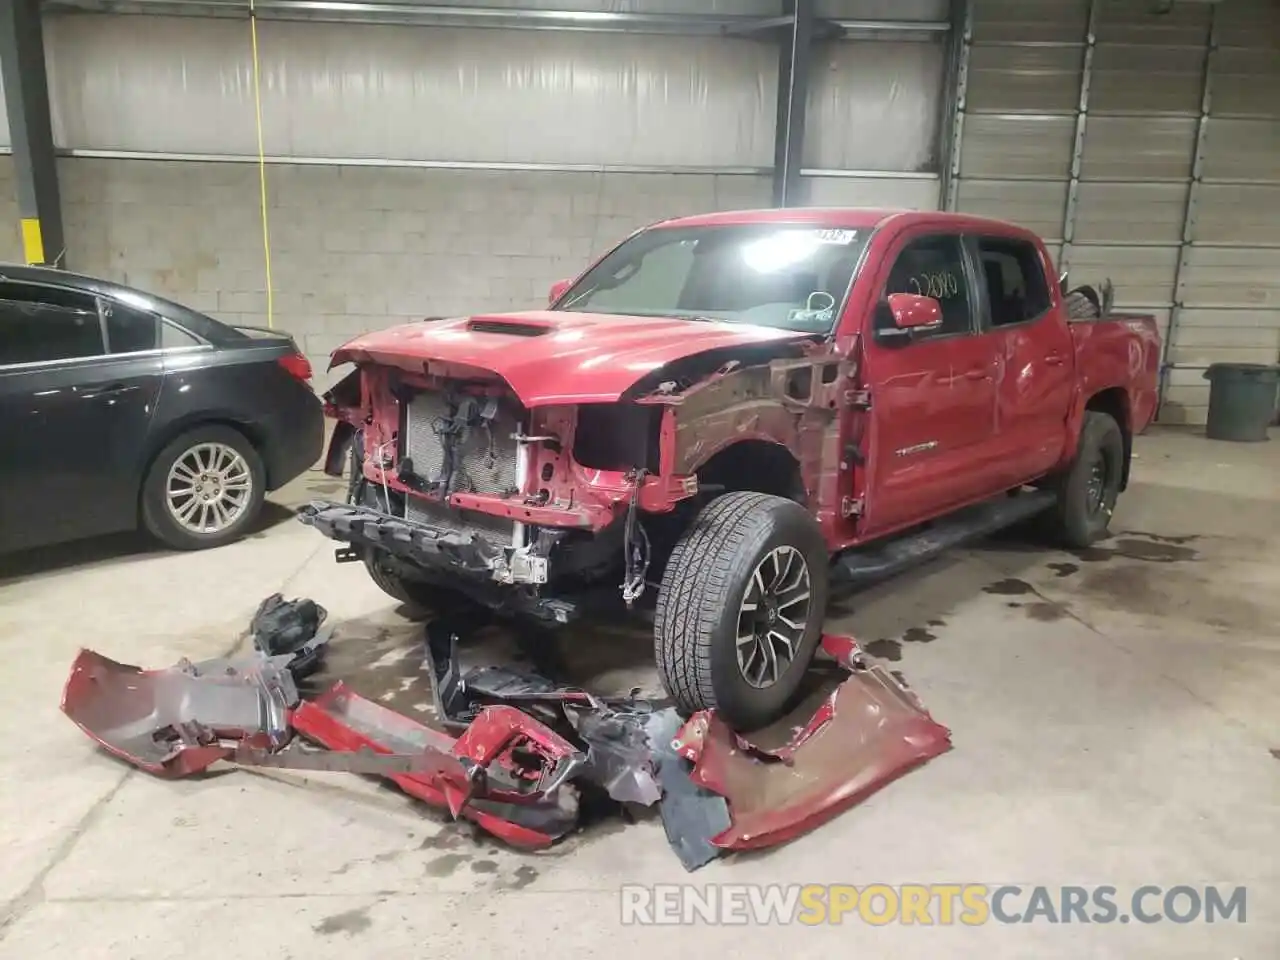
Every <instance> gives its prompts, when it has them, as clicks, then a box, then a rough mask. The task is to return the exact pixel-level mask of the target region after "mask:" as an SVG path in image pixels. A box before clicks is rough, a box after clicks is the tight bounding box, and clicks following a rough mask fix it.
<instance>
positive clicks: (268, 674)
mask: <svg viewBox="0 0 1280 960" xmlns="http://www.w3.org/2000/svg"><path fill="white" fill-rule="evenodd" d="M292 659H293V656H292V655H291V654H286V655H284V656H279V657H259V656H249V657H241V658H239V659H227V660H206V661H204V662H202V663H191V662H189V661H187V660H183V661H180V662H179V663H178V664H177V666H173V667H169V668H168V669H165V670H143V669H141V668H140V667H134V666H130V665H128V664H124V663H117V662H116V661H115V660H111V659H109V658H108V657H104V656H102V654H100V653H95V652H94V651H92V650H81V651H80V654H79V655H78V656H77V657H76V660H75V663H74V664H72V667H71V675H70V677H68V678H67V684H66V687H65V688H64V689H63V693H62V712H63V713H65V714H66V715H67V716H68V717H70V718H71V720H72V721H73V722H74V723H75V725H76V726H78V727H79V728H80V729H81V730H83V731H84V732H85V733H86V734H88V735H89V736H90V737H92V738H93V739H94V740H96V741H97V742H98V743H100V744H101V745H102V746H103V747H104V748H106V749H107V750H108V751H110V752H111V753H113V754H115V755H116V756H117V757H120V758H121V759H123V760H127V761H128V762H129V763H132V764H133V765H134V766H136V767H139V768H141V769H143V770H146V771H147V772H148V773H153V774H156V775H157V776H162V777H183V776H187V775H189V774H193V773H199V772H200V771H202V770H204V769H206V768H207V767H209V766H210V765H211V764H214V763H216V762H217V761H219V760H228V759H230V758H231V757H232V756H233V755H234V754H235V751H236V747H237V745H238V744H241V743H249V744H250V745H253V746H257V747H261V748H264V749H271V750H275V749H279V748H280V747H282V746H284V744H285V743H287V742H288V740H289V735H290V734H289V710H290V708H291V707H293V706H294V705H295V704H296V703H297V702H298V691H297V689H296V688H295V687H294V684H293V677H292V675H291V674H290V672H289V669H288V664H289V662H290V661H291V660H292Z"/></svg>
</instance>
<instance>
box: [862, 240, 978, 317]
mask: <svg viewBox="0 0 1280 960" xmlns="http://www.w3.org/2000/svg"><path fill="white" fill-rule="evenodd" d="M891 293H915V294H919V295H921V296H925V297H933V298H934V299H935V300H937V301H938V303H940V304H941V305H942V326H941V327H939V328H938V329H937V330H935V331H934V332H933V333H931V334H929V336H931V337H945V336H948V335H952V334H957V333H971V332H972V331H973V314H972V312H971V310H970V308H969V283H968V280H967V278H966V276H965V271H964V250H963V247H962V245H961V241H960V238H959V237H956V236H937V237H921V238H920V239H919V240H913V241H912V242H911V243H910V244H908V245H907V247H906V248H905V249H904V250H903V251H902V252H901V253H900V254H898V259H897V260H896V261H894V264H893V269H892V270H891V271H890V272H889V280H888V282H887V283H886V284H885V289H884V296H885V297H888V296H889V294H891ZM881 302H882V303H883V299H882V301H881ZM875 326H876V329H877V330H881V329H885V328H886V327H891V326H893V318H892V317H890V316H889V315H888V312H887V310H878V311H876V319H875Z"/></svg>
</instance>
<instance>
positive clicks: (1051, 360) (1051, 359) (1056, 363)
mask: <svg viewBox="0 0 1280 960" xmlns="http://www.w3.org/2000/svg"><path fill="white" fill-rule="evenodd" d="M1063 359H1065V358H1064V357H1063V356H1062V354H1060V353H1051V354H1049V355H1048V356H1047V357H1045V358H1044V362H1045V363H1047V364H1048V365H1049V366H1051V367H1060V366H1062V361H1063Z"/></svg>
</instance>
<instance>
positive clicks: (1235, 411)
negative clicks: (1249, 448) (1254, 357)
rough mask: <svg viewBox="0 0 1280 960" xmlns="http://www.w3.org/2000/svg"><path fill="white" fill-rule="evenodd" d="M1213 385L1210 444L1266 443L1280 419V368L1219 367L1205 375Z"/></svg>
mask: <svg viewBox="0 0 1280 960" xmlns="http://www.w3.org/2000/svg"><path fill="white" fill-rule="evenodd" d="M1204 378H1205V379H1206V380H1208V381H1209V419H1208V422H1207V423H1206V424H1205V436H1207V437H1208V438H1209V439H1210V440H1240V441H1249V440H1266V439H1267V427H1269V426H1270V425H1271V421H1272V420H1273V419H1274V418H1275V415H1276V391H1277V385H1280V366H1275V365H1272V364H1264V363H1215V364H1213V365H1212V366H1210V367H1209V369H1208V370H1206V371H1205V372H1204Z"/></svg>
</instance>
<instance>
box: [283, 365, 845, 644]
mask: <svg viewBox="0 0 1280 960" xmlns="http://www.w3.org/2000/svg"><path fill="white" fill-rule="evenodd" d="M806 352H808V351H806V350H805V349H803V348H802V347H800V346H799V345H794V344H793V345H788V347H786V348H782V349H779V348H778V347H776V346H775V347H772V348H770V349H769V350H768V351H767V352H766V351H762V350H756V351H750V352H749V354H748V355H746V356H743V359H744V360H756V362H755V364H754V365H751V366H746V365H744V363H743V362H742V360H738V359H725V358H724V357H719V356H715V355H701V356H697V357H693V358H688V360H686V361H684V362H680V363H676V364H670V365H668V366H666V367H665V368H663V369H661V370H659V371H656V372H655V374H654V375H652V376H650V377H646V378H644V379H642V380H641V381H640V382H638V383H637V384H636V385H635V386H634V387H633V389H632V390H631V391H629V392H628V395H627V396H626V397H624V398H622V399H621V400H620V401H619V402H614V403H581V404H573V405H539V406H534V407H533V408H531V409H530V408H526V407H525V406H524V404H522V403H521V402H520V400H519V399H518V398H517V397H516V396H515V394H514V392H513V391H512V390H511V389H510V388H509V387H508V386H507V384H506V383H505V382H503V381H502V380H500V379H498V378H497V377H496V376H494V375H493V374H489V373H488V372H486V371H482V370H474V369H465V370H464V369H442V370H441V372H440V373H439V374H437V373H436V372H435V369H434V368H436V367H441V368H444V367H447V366H448V365H445V364H432V365H431V367H432V371H431V372H429V373H423V374H414V373H411V372H408V371H404V370H401V369H396V368H389V367H380V366H366V367H362V368H361V369H359V370H357V371H355V372H354V373H352V374H349V375H348V376H347V377H346V378H345V379H344V380H342V381H341V382H340V383H339V384H338V385H337V386H335V387H334V388H333V390H331V391H330V393H329V394H328V395H327V397H326V400H327V412H328V414H329V415H330V416H331V417H334V418H335V419H337V420H338V421H339V427H338V429H339V430H340V431H344V432H345V433H346V434H347V435H348V438H349V444H348V445H347V447H346V450H347V451H349V458H348V460H347V462H345V463H343V462H339V461H337V459H336V458H334V457H332V456H331V457H330V461H329V462H328V463H327V464H326V470H327V472H329V473H331V474H334V475H340V474H342V473H343V472H344V471H346V472H348V479H349V484H350V485H349V489H348V497H347V502H346V503H345V504H338V503H333V502H326V501H316V502H313V503H312V504H310V505H308V506H307V507H305V508H304V509H303V511H302V512H301V514H300V516H301V519H302V520H303V521H304V522H305V523H309V524H310V525H312V526H314V527H316V528H317V529H319V530H321V532H324V533H325V534H326V535H328V536H330V537H332V538H333V539H337V540H342V541H346V542H348V543H350V544H351V548H349V549H347V550H343V551H339V559H343V560H359V559H362V558H363V557H364V556H365V555H366V551H367V550H369V549H376V550H379V551H381V553H382V554H384V555H385V556H386V562H387V563H390V564H393V565H395V564H397V563H399V564H401V566H399V567H397V568H396V569H397V570H398V571H399V572H400V573H402V574H403V575H406V576H409V577H416V578H420V579H421V578H425V579H428V580H429V579H431V575H432V574H433V573H439V574H440V575H442V576H447V577H448V578H449V582H450V585H453V586H456V585H457V581H456V579H455V578H458V577H461V578H464V579H465V580H467V581H470V582H471V583H472V585H473V586H478V585H479V584H480V583H481V582H487V583H488V585H489V588H490V589H492V588H517V590H516V593H517V594H519V596H513V595H511V591H510V590H507V595H506V596H505V597H504V598H503V605H507V606H511V605H515V606H520V605H521V604H522V603H523V605H524V606H525V607H526V608H527V609H526V611H525V612H531V613H535V614H538V615H541V616H542V617H543V618H544V619H549V620H554V621H561V622H563V621H565V620H567V619H568V618H569V617H570V616H571V615H572V612H571V606H570V605H565V604H559V603H557V602H556V601H554V600H547V599H545V598H542V597H540V596H538V594H540V592H541V591H540V588H543V587H548V586H549V587H550V588H551V589H549V590H548V591H546V592H547V594H548V595H549V596H557V595H563V594H572V593H574V592H576V591H578V590H580V589H583V588H585V587H587V586H589V585H593V584H599V583H604V582H609V581H610V580H612V581H613V582H614V583H615V584H616V585H617V589H618V590H619V591H620V593H621V595H622V598H623V600H624V601H625V602H626V603H627V604H628V605H630V604H632V603H634V602H636V601H637V600H639V599H640V598H641V596H642V595H643V594H644V593H645V590H646V584H648V583H651V582H652V579H651V578H652V576H653V575H654V574H655V573H657V572H658V566H659V565H660V563H661V557H662V555H663V551H664V548H665V549H669V545H668V544H667V541H669V540H671V539H672V538H673V534H672V533H671V532H670V531H669V530H668V529H667V528H670V530H676V531H678V524H676V523H671V522H668V523H667V524H666V526H665V527H664V524H663V522H662V518H663V517H664V516H670V515H672V514H673V513H674V512H675V511H677V509H678V508H679V507H680V505H681V504H682V503H686V502H690V501H694V500H695V499H696V498H697V497H698V496H699V493H700V491H707V492H712V491H719V490H723V489H725V487H726V484H725V483H724V482H718V481H725V480H727V481H728V484H729V488H732V486H731V484H732V480H733V477H732V474H733V473H734V471H735V470H736V471H738V472H739V473H740V472H741V470H742V469H743V467H744V466H745V464H740V463H734V462H732V461H726V462H725V463H724V464H723V465H722V470H723V472H724V473H726V474H728V475H729V476H726V477H720V476H711V477H710V479H711V480H712V481H717V482H714V483H713V484H707V483H706V479H707V478H706V476H705V475H704V476H703V477H701V478H700V476H699V471H700V470H701V469H702V468H703V467H704V466H705V464H706V463H707V462H708V460H710V459H712V458H713V457H714V456H715V454H717V453H720V452H724V451H727V450H728V448H729V447H730V446H732V445H733V444H734V443H736V442H739V441H741V440H744V439H747V440H750V439H755V440H757V441H765V442H767V443H768V444H769V445H770V446H771V447H772V448H774V449H775V450H776V451H777V453H778V455H779V459H781V458H782V457H785V458H786V459H787V461H788V464H789V465H791V466H792V470H793V471H794V472H796V473H803V467H804V466H805V465H806V464H807V465H810V466H811V467H812V474H811V475H812V476H813V477H814V479H815V481H818V482H821V480H822V479H824V478H822V477H821V466H822V464H823V463H824V462H825V463H831V462H833V461H834V460H835V459H837V458H833V457H831V456H830V450H824V449H823V447H824V444H825V445H828V446H831V447H834V446H835V444H836V443H837V438H836V434H837V432H838V426H839V425H838V418H837V416H836V410H835V407H836V402H835V398H836V396H837V390H838V389H839V386H840V384H839V381H840V379H841V374H842V371H841V370H840V369H839V366H841V365H837V364H831V363H827V364H820V363H819V361H818V360H817V358H816V357H815V358H809V357H806V356H804V354H805V353H806ZM735 353H737V354H739V355H742V354H743V351H740V350H739V351H735ZM778 353H784V354H790V356H787V357H783V358H778V357H777V356H776V355H777V354H778ZM750 354H754V355H750ZM757 357H758V360H757V359H756V358H757ZM815 368H817V369H815ZM828 368H829V369H828ZM824 454H826V456H824ZM797 460H798V461H799V464H798V466H799V468H800V469H799V470H796V469H795V466H794V465H795V464H796V461H797ZM704 474H705V471H704ZM832 479H833V478H832ZM791 486H792V487H795V488H800V489H794V490H790V491H788V492H792V493H794V495H795V497H796V499H799V500H806V499H808V498H809V494H810V493H811V492H813V486H814V484H811V483H806V482H804V481H803V480H801V479H800V478H799V477H797V478H796V480H795V481H794V482H792V483H791ZM481 599H484V598H481ZM490 605H495V604H490Z"/></svg>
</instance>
